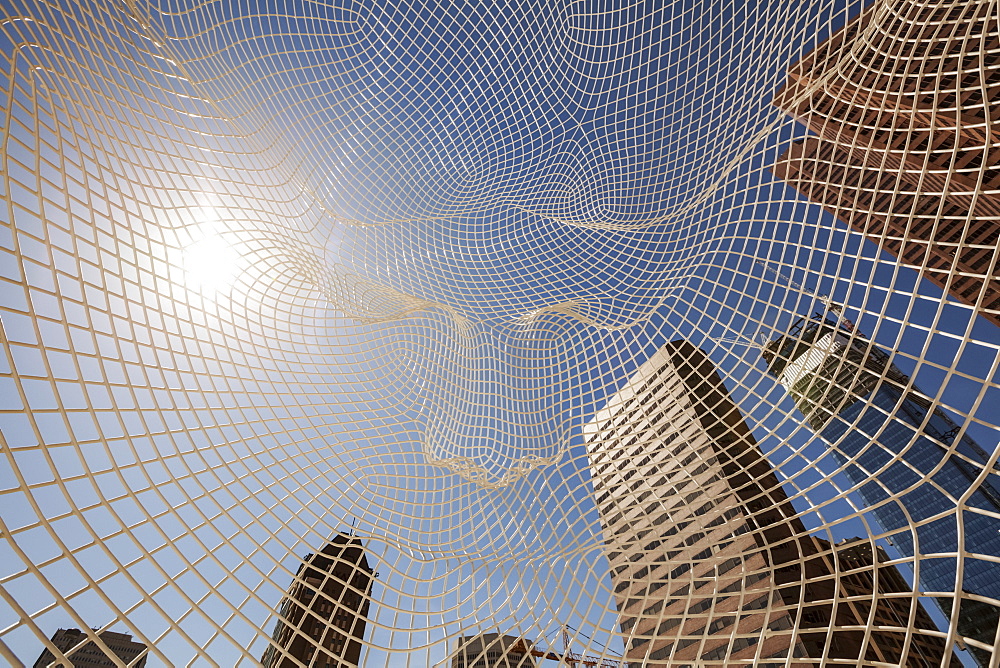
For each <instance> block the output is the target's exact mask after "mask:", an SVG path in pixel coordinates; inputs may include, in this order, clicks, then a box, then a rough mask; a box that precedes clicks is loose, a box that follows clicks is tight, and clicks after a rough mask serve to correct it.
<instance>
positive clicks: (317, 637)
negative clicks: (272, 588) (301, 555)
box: [261, 533, 374, 668]
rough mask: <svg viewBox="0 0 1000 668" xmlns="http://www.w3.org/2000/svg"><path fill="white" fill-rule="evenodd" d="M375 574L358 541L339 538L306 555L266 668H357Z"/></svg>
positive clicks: (281, 614) (281, 609) (286, 601)
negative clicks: (299, 666)
mask: <svg viewBox="0 0 1000 668" xmlns="http://www.w3.org/2000/svg"><path fill="white" fill-rule="evenodd" d="M373 582H374V573H373V572H372V568H371V566H370V565H369V563H368V556H367V555H366V554H365V550H364V546H363V545H362V543H361V540H360V539H359V538H357V537H354V536H351V535H348V534H345V533H339V534H337V535H336V536H334V537H333V538H332V539H331V540H330V542H329V543H327V545H326V546H325V547H324V548H323V549H322V550H321V551H320V552H318V553H316V554H309V555H306V557H305V559H303V561H302V564H300V565H299V568H298V571H297V572H296V574H295V579H294V581H293V582H292V584H291V586H290V587H289V588H288V593H287V594H286V595H285V596H284V598H282V600H281V604H280V606H279V611H278V614H279V619H278V621H277V622H275V626H274V633H273V634H272V637H271V643H270V645H269V646H268V648H267V650H266V651H265V652H264V656H263V658H261V663H262V664H263V665H264V667H265V668H293V667H294V666H298V665H299V663H301V664H304V665H307V666H312V667H314V668H341V667H346V666H357V665H358V664H359V662H360V660H361V644H362V641H363V640H364V635H365V623H366V621H367V619H368V609H369V605H370V594H371V586H372V583H373Z"/></svg>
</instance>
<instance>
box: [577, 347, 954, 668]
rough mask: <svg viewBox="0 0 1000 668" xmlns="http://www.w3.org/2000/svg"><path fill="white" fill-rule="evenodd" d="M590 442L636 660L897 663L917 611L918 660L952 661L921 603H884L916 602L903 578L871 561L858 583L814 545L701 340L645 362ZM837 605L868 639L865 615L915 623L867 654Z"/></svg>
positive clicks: (885, 636) (873, 642)
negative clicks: (887, 612) (887, 598)
mask: <svg viewBox="0 0 1000 668" xmlns="http://www.w3.org/2000/svg"><path fill="white" fill-rule="evenodd" d="M584 439H585V441H586V445H587V451H588V454H589V456H590V463H591V474H592V479H593V484H594V492H595V494H596V495H597V498H596V502H597V507H598V510H599V512H600V517H601V524H602V528H603V531H604V539H605V545H606V549H607V551H608V559H609V562H610V566H611V579H612V583H613V586H614V589H615V597H616V602H617V605H618V610H619V621H620V624H621V629H622V632H623V633H624V634H626V635H627V636H628V639H627V645H626V652H625V658H626V660H627V661H629V662H630V664H631V665H634V666H640V665H641V666H662V665H674V666H677V665H685V664H692V665H693V664H695V663H698V665H704V666H709V665H713V666H721V665H746V664H747V663H752V662H757V663H759V664H761V665H779V664H780V665H785V662H786V658H789V657H791V658H793V659H799V660H793V661H791V662H790V665H792V666H803V667H804V666H814V665H815V664H816V661H815V660H812V659H816V658H819V657H820V656H822V655H823V652H824V650H825V649H826V648H828V650H827V654H826V656H827V657H828V658H831V659H833V658H836V659H842V660H848V661H850V660H858V661H862V660H884V661H894V660H897V659H899V658H900V657H901V656H902V654H901V653H902V651H903V644H902V643H899V642H897V641H898V636H899V632H894V631H893V630H892V627H894V626H895V627H897V628H898V629H899V631H901V632H902V633H903V634H904V635H905V632H906V629H907V628H910V621H909V619H910V611H911V609H913V608H915V610H914V614H913V618H914V622H913V629H914V630H915V631H916V632H915V633H913V635H912V642H911V643H910V645H909V648H908V652H909V653H908V657H909V658H910V659H912V658H913V657H914V656H915V655H920V656H926V657H929V658H930V660H931V661H932V663H931V664H928V665H934V666H939V665H941V661H942V659H943V658H944V656H945V644H944V641H943V639H942V638H941V637H939V636H935V635H931V634H924V633H920V631H922V630H934V626H933V624H932V623H931V620H930V618H929V617H928V616H927V614H926V612H925V611H924V610H923V608H922V607H921V606H920V604H919V602H918V601H916V599H915V598H914V597H912V596H911V595H906V596H901V597H899V598H898V599H897V598H893V599H892V600H893V603H891V604H883V603H880V602H879V601H881V599H882V597H883V596H884V595H885V594H887V593H904V594H908V593H909V591H910V589H909V588H908V587H906V586H905V582H904V581H903V580H902V578H901V576H899V574H898V572H895V569H894V568H892V567H891V566H884V565H882V564H881V560H880V559H872V558H871V557H870V556H869V557H868V565H867V566H865V567H853V568H854V570H858V571H859V572H858V573H856V575H857V577H856V578H854V580H850V581H847V580H844V581H838V580H837V579H836V578H835V577H834V575H833V574H834V569H833V566H832V565H833V560H834V559H835V558H839V559H840V560H841V562H842V564H846V563H848V562H849V561H850V560H851V559H852V557H851V554H850V553H847V552H843V551H841V550H842V548H840V547H837V548H834V547H833V546H831V545H830V543H829V542H827V541H824V540H821V539H818V538H813V537H811V536H809V535H808V534H807V532H806V530H805V528H804V526H803V525H802V523H801V522H800V521H799V520H798V519H796V518H795V510H794V508H793V507H792V506H791V503H790V502H789V501H788V498H787V497H786V495H785V493H784V491H783V490H782V488H781V485H780V483H779V481H778V479H777V477H776V476H775V474H774V472H773V470H772V468H771V466H770V464H769V463H768V461H767V459H766V458H764V456H763V455H762V454H761V452H760V450H759V449H758V448H757V446H756V442H755V440H754V438H753V436H752V435H751V433H750V431H749V429H748V428H747V426H746V424H745V423H744V421H743V418H742V416H741V415H740V413H739V410H738V409H737V408H736V406H735V405H734V404H733V402H732V400H731V399H730V398H729V395H728V393H727V391H726V388H725V386H724V385H723V383H722V380H721V379H720V378H719V375H718V373H717V372H716V370H715V368H714V366H713V365H712V363H711V361H710V360H709V359H708V357H707V356H706V355H705V354H704V353H703V352H702V351H701V350H699V349H697V348H695V347H694V346H693V345H691V344H690V343H688V342H686V341H675V342H672V343H670V344H667V345H666V346H664V347H663V348H662V349H661V350H660V351H658V352H657V353H656V354H655V355H654V356H653V357H652V358H650V360H648V361H647V362H646V363H645V364H643V365H642V366H641V367H640V368H639V369H638V371H637V372H636V373H635V374H634V375H633V377H632V378H631V379H630V380H629V381H628V383H626V385H625V386H624V387H623V388H622V389H621V390H619V391H618V393H617V394H615V395H614V397H612V398H611V399H610V400H609V401H608V403H607V405H606V407H605V408H604V409H603V410H601V411H599V412H598V413H597V414H596V415H595V417H594V419H593V420H592V421H591V422H590V423H589V424H587V425H586V426H585V427H584ZM851 549H852V551H858V550H861V548H860V547H859V546H853V545H852V547H851ZM862 551H863V550H862ZM834 554H837V555H839V556H837V557H835V556H834ZM869 554H870V547H869ZM880 556H881V555H880ZM861 561H862V562H863V561H864V559H861ZM851 563H859V562H858V560H857V559H855V560H854V561H853V562H851ZM859 569H860V570H859ZM876 571H877V573H878V574H879V576H880V577H879V584H878V587H877V588H876V587H874V585H873V583H874V573H875V572H876ZM889 572H892V573H895V575H892V576H888V577H882V575H883V574H886V573H889ZM866 574H867V575H866ZM866 577H869V578H870V583H871V584H869V585H868V589H867V590H866V589H864V586H863V584H859V583H863V582H864V581H865V578H866ZM901 582H902V583H903V584H902V585H900V583H901ZM847 596H851V597H853V598H852V602H851V605H847V604H845V603H844V601H845V597H847ZM865 599H866V600H867V603H866V602H865ZM834 601H836V602H838V612H837V620H836V621H837V624H838V625H839V626H850V625H855V626H860V627H862V628H863V627H864V626H865V625H866V624H867V614H866V613H865V614H863V613H864V607H865V605H867V606H868V607H869V608H871V607H872V606H873V605H879V606H882V605H888V606H889V609H891V610H893V611H895V612H899V613H901V614H902V613H903V612H905V615H904V616H903V617H900V618H899V619H897V621H896V622H895V623H890V624H888V625H887V628H886V629H884V630H883V629H878V630H874V631H873V632H872V633H871V634H870V635H869V637H868V642H867V644H865V642H864V634H861V635H860V636H859V635H858V634H857V633H855V632H853V631H845V630H843V629H838V630H831V628H830V627H831V618H832V614H833V610H832V607H833V602H834ZM855 604H856V605H855ZM904 608H905V610H904ZM852 615H854V616H852ZM797 621H798V622H799V632H798V633H797V634H796V633H793V629H794V627H795V625H796V622H797ZM767 660H771V662H770V664H769V663H768V662H767ZM906 665H914V666H918V665H923V664H921V663H919V662H913V663H912V664H910V663H908V664H906ZM956 665H958V664H956Z"/></svg>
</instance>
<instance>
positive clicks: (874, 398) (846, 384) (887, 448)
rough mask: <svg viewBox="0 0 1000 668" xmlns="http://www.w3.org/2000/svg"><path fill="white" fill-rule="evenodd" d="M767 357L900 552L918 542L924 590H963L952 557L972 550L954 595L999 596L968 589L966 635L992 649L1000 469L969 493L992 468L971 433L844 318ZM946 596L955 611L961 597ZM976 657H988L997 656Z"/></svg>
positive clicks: (814, 324)
mask: <svg viewBox="0 0 1000 668" xmlns="http://www.w3.org/2000/svg"><path fill="white" fill-rule="evenodd" d="M763 356H764V360H765V361H766V362H767V365H768V372H769V373H771V374H772V375H773V376H775V377H777V378H778V379H779V381H780V382H781V384H782V385H784V386H785V387H786V388H787V390H788V392H789V394H790V395H791V397H792V398H793V399H794V400H795V403H796V405H797V406H798V409H799V411H801V412H802V414H803V415H804V416H805V417H806V419H807V421H808V422H809V424H810V426H811V427H812V428H813V430H814V431H815V432H816V433H817V434H819V435H820V436H821V437H822V438H823V440H824V441H825V442H827V443H828V444H830V446H831V448H832V454H833V455H834V457H835V458H836V459H837V461H838V462H839V463H840V464H841V465H842V466H843V467H844V468H843V470H844V473H845V474H846V475H847V477H848V478H849V479H850V480H851V481H852V482H853V483H854V484H855V485H856V486H857V489H858V493H859V494H860V496H861V498H862V499H863V500H864V501H865V503H866V504H868V505H869V506H870V507H871V511H870V512H871V514H872V515H873V516H874V517H875V519H876V520H877V521H878V523H879V524H881V525H882V528H883V529H885V530H886V531H887V532H890V533H892V542H893V544H894V545H895V546H896V548H898V549H899V551H900V552H901V553H902V554H903V555H905V556H907V557H913V556H914V554H915V544H914V537H916V538H918V539H919V542H918V544H919V546H920V549H919V555H917V559H918V561H917V563H918V564H919V568H920V584H921V588H922V589H923V591H927V592H953V591H956V578H957V577H959V572H958V569H957V563H956V559H955V557H953V556H948V555H951V554H955V553H956V552H960V553H963V554H964V556H963V559H962V571H961V581H960V583H959V585H958V588H957V591H958V592H959V593H960V594H962V593H964V594H972V595H975V596H979V597H985V598H987V599H990V600H989V601H983V600H981V599H979V600H977V599H974V598H970V597H966V596H964V595H963V596H962V598H961V610H960V612H959V617H958V632H959V633H960V634H961V635H963V636H966V637H968V638H973V639H976V640H979V641H981V642H984V643H986V644H987V645H989V646H991V647H992V646H993V644H994V641H995V637H996V633H997V626H998V625H1000V608H998V607H996V606H995V605H994V604H993V603H994V602H996V601H997V600H998V599H1000V565H998V564H997V562H996V561H987V560H986V559H983V558H982V557H979V556H977V555H983V556H985V557H992V558H993V559H994V560H995V559H997V558H998V557H1000V519H998V517H1000V492H998V491H997V490H998V489H1000V470H997V469H995V468H994V469H992V470H990V471H988V472H986V474H985V476H984V479H983V482H982V483H978V486H977V487H975V489H976V491H975V492H973V493H971V494H969V490H970V489H971V488H973V487H974V486H975V485H977V483H976V481H977V479H978V478H979V477H980V476H981V475H983V474H984V469H985V464H986V461H987V456H986V453H985V452H984V451H983V449H982V448H980V447H979V445H977V444H976V442H975V441H973V440H972V439H971V438H969V437H968V436H963V437H962V438H960V439H958V438H956V437H957V435H958V432H959V429H958V427H957V426H956V425H955V423H954V422H952V421H951V420H950V419H949V418H948V417H947V416H946V415H945V414H944V413H942V412H941V411H940V410H931V408H930V404H929V402H927V401H926V400H925V399H923V398H921V397H919V396H918V395H917V394H916V393H915V391H914V390H908V389H907V386H908V384H909V378H908V377H907V376H906V375H905V374H903V373H902V371H900V370H899V369H898V368H896V366H895V365H893V364H892V363H891V361H890V360H889V356H888V355H887V354H886V353H885V352H883V351H882V350H880V349H878V348H877V347H875V345H874V344H872V342H871V341H868V340H867V339H865V338H864V337H863V336H861V335H860V334H859V333H858V332H857V331H855V330H854V327H853V325H851V324H850V323H849V322H847V321H846V320H839V321H838V320H835V319H831V318H826V317H824V316H815V317H812V318H808V319H803V320H801V321H799V322H798V323H797V324H796V325H795V326H794V327H793V328H792V329H791V331H790V332H789V333H788V334H787V335H785V336H782V337H780V338H778V339H776V340H774V341H772V342H770V343H769V344H768V345H767V346H766V348H765V350H764V353H763ZM966 495H968V496H967V498H966V500H965V504H966V505H967V506H968V509H966V510H964V511H963V512H962V513H961V515H959V513H958V508H957V506H956V501H955V499H961V498H963V497H964V496H966ZM990 513H992V514H993V516H992V517H991V516H990ZM960 516H961V518H962V521H963V523H962V527H961V528H962V534H963V536H964V550H960V549H959V544H958V537H959V527H958V524H957V522H958V518H959V517H960ZM937 555H940V556H937ZM938 602H939V603H940V604H941V607H942V610H944V612H945V614H947V615H950V614H951V612H952V608H951V604H952V599H951V598H943V597H942V598H939V599H938ZM973 654H974V656H975V657H976V660H977V661H979V662H981V663H982V664H983V665H987V664H988V663H989V652H986V651H983V650H981V649H973Z"/></svg>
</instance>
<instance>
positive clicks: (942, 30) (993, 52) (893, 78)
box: [773, 3, 1000, 325]
mask: <svg viewBox="0 0 1000 668" xmlns="http://www.w3.org/2000/svg"><path fill="white" fill-rule="evenodd" d="M774 104H775V105H776V106H777V107H779V108H780V109H782V110H783V111H785V112H786V113H788V114H789V115H791V116H793V117H794V118H795V119H796V120H798V121H799V122H801V123H802V124H803V125H805V126H806V127H808V128H809V129H810V131H812V132H813V133H814V135H815V136H812V137H808V138H806V139H804V140H801V141H799V142H796V143H795V144H794V145H793V146H792V147H791V148H789V149H788V151H787V152H785V154H784V155H782V156H781V157H780V158H779V159H778V161H777V164H776V165H775V166H774V167H773V171H774V173H775V174H776V175H777V176H778V177H779V178H781V179H783V180H784V181H786V182H788V183H789V184H790V185H792V186H793V187H795V188H796V189H798V190H799V191H800V192H802V194H804V195H805V196H806V197H808V198H809V199H811V200H812V201H814V202H818V203H819V204H822V205H823V207H824V208H825V209H827V210H828V211H830V212H831V213H833V214H834V215H836V216H837V217H839V218H840V219H841V220H843V221H844V222H846V223H847V224H849V225H850V226H851V227H852V228H854V229H855V230H857V231H858V232H860V233H862V234H864V235H865V236H866V237H867V238H868V239H870V240H871V241H873V242H875V243H876V244H878V245H879V246H880V247H881V248H882V249H883V250H885V251H887V252H889V253H891V254H893V255H895V256H896V257H897V258H899V260H900V261H901V262H902V263H903V264H905V265H906V266H909V267H913V268H915V269H917V270H919V271H921V273H922V274H923V275H924V276H925V277H926V278H928V279H929V280H930V281H932V282H934V283H935V284H937V285H938V286H939V287H941V288H943V289H946V290H947V291H948V292H950V294H951V295H952V296H953V297H954V298H956V299H958V300H959V301H962V302H964V303H966V304H969V305H972V306H976V305H977V301H978V300H980V299H981V301H980V302H979V303H978V310H979V312H980V313H981V314H982V315H983V316H984V317H985V318H987V319H989V320H990V321H992V322H993V323H994V324H997V325H1000V268H998V266H997V263H996V257H997V249H998V243H1000V152H998V151H997V150H996V148H997V142H998V140H1000V134H998V130H1000V35H998V34H997V28H996V16H995V14H994V13H992V12H991V11H990V9H989V7H988V5H983V4H975V3H951V4H947V5H946V4H944V3H894V4H892V5H889V4H886V3H874V4H872V5H871V7H869V8H868V9H867V10H865V11H864V12H862V14H861V15H860V16H858V17H857V18H855V19H854V20H853V21H851V22H850V23H849V24H848V25H847V26H845V27H844V28H842V29H841V30H839V31H838V32H837V33H835V34H834V35H833V36H832V37H830V39H828V40H827V41H826V42H824V43H823V44H821V45H820V46H819V47H818V48H816V49H815V50H813V51H812V52H811V53H809V54H808V55H807V56H805V57H804V58H803V59H802V60H801V61H799V62H798V63H796V64H795V65H794V66H793V67H792V68H791V70H790V71H789V80H788V83H787V84H786V85H785V87H784V88H782V89H781V91H779V92H778V94H777V95H776V96H775V98H774ZM989 147H992V148H989ZM987 149H989V150H987ZM952 269H954V271H952Z"/></svg>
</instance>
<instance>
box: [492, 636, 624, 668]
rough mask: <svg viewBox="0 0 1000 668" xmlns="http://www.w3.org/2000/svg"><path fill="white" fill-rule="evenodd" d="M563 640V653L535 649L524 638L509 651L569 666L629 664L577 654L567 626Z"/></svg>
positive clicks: (606, 667) (605, 667)
mask: <svg viewBox="0 0 1000 668" xmlns="http://www.w3.org/2000/svg"><path fill="white" fill-rule="evenodd" d="M562 640H563V651H562V654H560V653H558V652H553V651H552V650H541V649H535V647H534V645H528V643H527V642H525V640H524V639H523V638H522V639H520V640H518V641H517V642H515V643H514V644H512V645H511V646H510V648H509V649H508V650H507V651H508V652H513V653H517V654H530V655H531V656H534V657H538V658H540V659H548V660H549V661H558V662H559V663H565V664H566V665H568V666H576V665H583V666H597V668H627V666H628V664H627V663H625V662H624V661H618V660H617V659H602V658H601V657H598V656H586V655H583V654H577V653H576V652H571V651H570V650H569V644H570V640H569V632H568V631H567V630H566V627H563V630H562Z"/></svg>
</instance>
